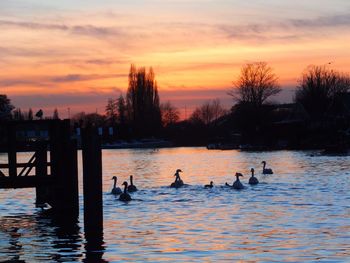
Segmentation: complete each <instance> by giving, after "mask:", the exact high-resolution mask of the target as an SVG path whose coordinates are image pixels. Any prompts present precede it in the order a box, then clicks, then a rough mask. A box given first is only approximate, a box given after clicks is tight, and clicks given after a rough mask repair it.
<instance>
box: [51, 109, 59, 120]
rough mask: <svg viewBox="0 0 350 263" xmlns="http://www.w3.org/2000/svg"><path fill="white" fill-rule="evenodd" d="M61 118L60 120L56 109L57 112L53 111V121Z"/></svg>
mask: <svg viewBox="0 0 350 263" xmlns="http://www.w3.org/2000/svg"><path fill="white" fill-rule="evenodd" d="M59 118H60V117H59V115H58V110H57V109H55V110H54V111H53V115H52V119H54V120H58V119H59Z"/></svg>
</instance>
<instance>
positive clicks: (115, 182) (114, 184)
mask: <svg viewBox="0 0 350 263" xmlns="http://www.w3.org/2000/svg"><path fill="white" fill-rule="evenodd" d="M113 181H114V183H113V187H114V188H115V187H116V186H117V179H116V178H113Z"/></svg>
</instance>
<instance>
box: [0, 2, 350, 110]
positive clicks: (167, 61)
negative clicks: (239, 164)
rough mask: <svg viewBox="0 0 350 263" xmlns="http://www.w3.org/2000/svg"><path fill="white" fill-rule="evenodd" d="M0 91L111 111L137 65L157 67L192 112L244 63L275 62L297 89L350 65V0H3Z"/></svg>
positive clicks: (168, 92) (163, 88)
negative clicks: (306, 78) (316, 73)
mask: <svg viewBox="0 0 350 263" xmlns="http://www.w3.org/2000/svg"><path fill="white" fill-rule="evenodd" d="M0 28H1V30H2V34H1V36H0V40H1V42H0V43H1V44H0V57H1V59H0V65H1V68H2V71H1V72H0V93H5V94H7V95H8V96H9V97H10V98H11V99H12V101H13V103H14V104H15V105H16V106H17V107H20V108H22V109H23V110H27V109H28V108H29V107H32V108H33V109H36V108H43V109H47V110H48V111H52V110H53V109H54V108H58V109H59V110H60V112H61V113H62V115H64V113H65V112H66V109H67V108H70V109H71V111H72V113H75V112H78V111H95V110H96V109H98V111H99V112H103V111H104V106H105V104H106V102H107V99H108V98H109V97H118V96H119V95H120V93H124V94H125V91H126V89H127V81H128V79H127V74H128V71H129V67H130V64H131V63H135V64H136V65H137V66H146V67H149V66H152V67H153V68H154V71H155V74H156V79H157V82H158V85H159V91H160V96H161V100H162V101H167V100H170V101H172V102H173V103H174V104H175V105H176V106H178V107H179V108H180V109H183V108H184V107H185V105H186V108H187V109H188V111H189V112H190V111H191V109H193V108H194V107H195V106H196V105H198V104H199V103H201V102H203V101H204V100H207V99H211V98H216V97H218V98H220V99H221V100H222V101H223V102H224V105H226V106H227V107H229V106H230V105H232V101H231V98H230V97H229V96H228V95H227V94H226V91H227V90H228V89H229V88H230V87H231V86H232V81H233V80H234V79H235V78H236V77H237V75H238V73H239V70H240V67H241V66H242V65H243V64H245V63H247V62H252V61H266V62H268V63H269V65H270V66H272V67H273V68H274V70H275V73H276V74H277V75H278V76H279V79H280V84H281V86H282V87H284V92H283V93H282V94H281V96H280V97H279V98H276V99H280V100H282V101H283V100H284V101H288V100H290V99H291V97H292V93H291V91H290V89H291V88H292V87H295V86H296V85H297V80H298V78H299V77H300V74H301V72H302V71H303V70H304V69H305V68H306V67H307V66H308V65H310V64H317V65H324V64H327V63H329V62H332V65H331V66H332V68H334V69H336V70H340V71H344V72H349V71H350V65H349V61H350V60H349V58H350V50H349V48H348V44H347V43H349V42H350V34H349V32H350V3H349V2H347V1H343V0H335V1H332V3H330V2H329V1H326V0H321V1H316V0H311V1H308V2H307V3H305V1H301V0H295V1H293V2H292V1H288V2H286V1H284V3H280V1H277V0H267V1H264V4H262V2H261V1H259V0H254V1H250V2H249V3H241V1H236V0H233V1H227V0H219V1H212V0H162V1H160V0H150V1H147V2H146V1H141V0H132V1H128V2H127V3H126V2H125V3H116V2H115V1H110V0H104V1H97V0H85V1H82V0H78V1H74V3H71V1H68V0H62V1H59V2H52V3H51V1H50V3H48V2H47V1H43V0H29V1H23V0H11V1H10V0H3V1H1V3H0Z"/></svg>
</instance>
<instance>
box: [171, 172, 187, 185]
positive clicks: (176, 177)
mask: <svg viewBox="0 0 350 263" xmlns="http://www.w3.org/2000/svg"><path fill="white" fill-rule="evenodd" d="M180 173H182V170H181V169H177V170H176V172H175V174H174V176H175V182H173V183H172V184H171V185H170V187H172V188H179V187H181V186H183V185H184V182H183V181H182V180H181V178H180Z"/></svg>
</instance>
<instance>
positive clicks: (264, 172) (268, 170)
mask: <svg viewBox="0 0 350 263" xmlns="http://www.w3.org/2000/svg"><path fill="white" fill-rule="evenodd" d="M261 163H262V164H263V170H262V173H263V174H273V171H272V169H270V168H266V162H265V161H262V162H261Z"/></svg>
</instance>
